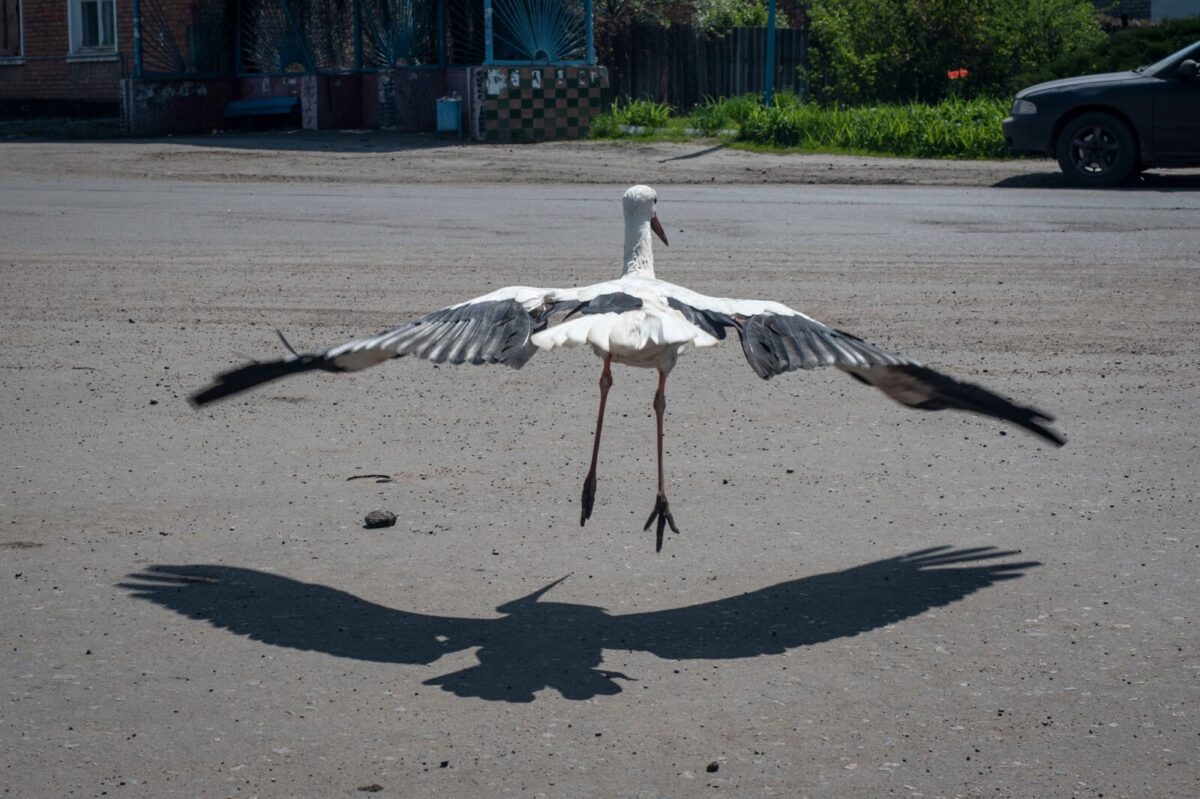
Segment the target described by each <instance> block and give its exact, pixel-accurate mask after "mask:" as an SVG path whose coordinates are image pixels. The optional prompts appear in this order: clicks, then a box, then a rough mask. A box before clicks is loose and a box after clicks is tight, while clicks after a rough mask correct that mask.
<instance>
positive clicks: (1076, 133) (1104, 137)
mask: <svg viewBox="0 0 1200 799" xmlns="http://www.w3.org/2000/svg"><path fill="white" fill-rule="evenodd" d="M1056 149H1057V155H1058V165H1059V166H1060V167H1062V171H1063V174H1064V175H1065V176H1066V178H1067V182H1069V183H1071V184H1072V185H1075V186H1095V187H1103V186H1116V185H1117V184H1118V183H1121V182H1122V181H1124V180H1126V179H1127V178H1128V177H1129V176H1130V175H1132V174H1133V171H1134V170H1135V169H1136V168H1137V162H1138V154H1137V143H1136V141H1135V140H1134V138H1133V133H1132V132H1131V131H1130V130H1129V126H1128V125H1126V124H1125V123H1124V122H1122V121H1121V120H1119V119H1117V118H1116V117H1115V116H1113V115H1112V114H1105V113H1102V112H1098V111H1097V112H1093V113H1090V114H1081V115H1079V116H1077V117H1076V118H1075V119H1072V120H1071V121H1070V122H1068V123H1067V124H1066V125H1064V126H1063V129H1062V132H1060V133H1059V134H1058V146H1057V148H1056Z"/></svg>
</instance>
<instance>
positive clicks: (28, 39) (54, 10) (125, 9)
mask: <svg viewBox="0 0 1200 799" xmlns="http://www.w3.org/2000/svg"><path fill="white" fill-rule="evenodd" d="M0 6H2V7H3V14H2V15H0V103H2V104H3V105H5V106H11V105H13V104H14V103H15V102H17V101H19V102H20V104H21V105H24V106H26V107H28V108H32V109H35V110H40V109H42V108H45V109H48V110H64V109H67V110H72V111H76V112H78V111H81V110H96V111H107V112H109V113H115V112H116V109H117V105H118V101H119V97H120V80H121V78H122V77H123V76H124V75H125V74H127V71H128V66H129V63H130V55H131V52H132V38H133V33H132V25H131V21H130V2H129V0H0Z"/></svg>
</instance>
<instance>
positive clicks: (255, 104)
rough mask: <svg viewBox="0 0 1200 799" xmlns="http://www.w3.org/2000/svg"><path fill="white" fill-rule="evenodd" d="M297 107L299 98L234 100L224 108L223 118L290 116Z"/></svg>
mask: <svg viewBox="0 0 1200 799" xmlns="http://www.w3.org/2000/svg"><path fill="white" fill-rule="evenodd" d="M299 107H300V98H299V97H264V98H260V99H257V100H234V101H233V102H231V103H230V104H229V105H227V106H225V116H227V117H263V116H274V115H275V114H290V113H291V112H292V111H294V110H296V109H298V108H299Z"/></svg>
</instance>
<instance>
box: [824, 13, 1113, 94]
mask: <svg viewBox="0 0 1200 799" xmlns="http://www.w3.org/2000/svg"><path fill="white" fill-rule="evenodd" d="M811 20H812V23H811V25H812V27H811V30H812V42H811V45H810V48H809V63H810V66H809V68H808V70H807V77H808V80H809V86H810V91H811V92H812V94H813V95H814V96H815V97H816V98H817V99H819V100H821V101H823V102H827V103H830V102H833V103H848V104H862V103H869V102H880V101H883V102H904V101H911V100H919V101H927V102H928V101H936V100H939V99H942V98H944V97H946V96H948V95H949V94H951V93H952V90H951V87H952V86H953V87H954V89H953V92H954V93H958V94H961V95H962V96H966V97H974V96H996V95H1001V94H1007V93H1008V92H1009V90H1010V83H1011V80H1012V78H1013V76H1014V75H1016V74H1019V73H1021V72H1023V71H1025V70H1028V69H1030V68H1032V67H1033V66H1034V65H1038V64H1043V63H1047V62H1050V61H1053V60H1054V59H1057V58H1060V57H1063V56H1065V55H1068V54H1071V53H1075V52H1079V51H1083V50H1087V49H1090V48H1092V47H1094V46H1095V45H1096V44H1097V43H1099V42H1101V41H1103V38H1104V34H1103V32H1102V31H1101V30H1100V26H1099V24H1098V22H1097V19H1096V10H1095V6H1093V5H1092V3H1091V2H1090V0H975V2H962V0H814V2H813V5H812V11H811ZM960 67H966V68H967V69H968V71H969V78H968V79H966V80H963V81H961V82H953V83H952V82H951V80H950V79H949V77H948V75H947V72H948V71H950V70H953V69H958V68H960Z"/></svg>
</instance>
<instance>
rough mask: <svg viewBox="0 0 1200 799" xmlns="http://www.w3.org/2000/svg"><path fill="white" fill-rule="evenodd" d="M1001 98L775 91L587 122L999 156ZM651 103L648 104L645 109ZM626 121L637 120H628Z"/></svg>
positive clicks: (912, 153)
mask: <svg viewBox="0 0 1200 799" xmlns="http://www.w3.org/2000/svg"><path fill="white" fill-rule="evenodd" d="M1008 105H1009V103H1008V101H1007V100H991V99H980V100H956V99H955V100H945V101H943V102H940V103H938V104H936V105H923V104H920V103H910V104H907V105H875V106H869V107H859V108H839V107H822V106H817V105H812V104H807V103H803V102H801V101H800V100H799V99H798V98H797V97H796V96H795V95H791V94H781V95H780V96H779V97H777V98H776V102H775V104H774V105H773V106H771V107H770V108H765V107H763V106H762V105H761V104H760V103H759V102H758V98H757V97H755V96H754V95H745V96H743V97H734V98H730V99H727V100H719V101H718V100H709V101H707V102H705V103H703V104H701V105H699V106H697V107H696V108H695V109H694V110H693V111H692V113H691V114H689V115H687V116H683V117H677V116H671V115H670V110H669V109H668V108H667V107H666V106H664V105H661V104H658V103H650V102H648V101H644V100H643V101H634V102H633V103H630V104H629V105H628V106H619V105H617V104H615V103H614V105H613V110H612V112H611V113H610V114H605V115H602V116H601V117H600V118H598V119H597V120H596V121H595V122H593V125H592V135H593V136H596V137H598V138H622V137H623V136H624V135H625V134H622V132H621V127H620V126H621V125H642V126H644V127H646V128H648V130H647V131H646V132H645V133H643V134H640V136H639V137H640V138H654V139H666V140H675V139H678V138H680V136H681V135H682V134H683V130H684V129H685V128H694V129H696V130H698V131H700V132H702V133H704V134H705V135H716V134H717V133H718V132H719V131H722V130H736V131H737V135H736V140H737V141H738V142H739V143H742V144H745V145H748V146H750V147H752V148H753V149H766V150H780V151H796V150H812V151H819V152H852V153H874V154H877V155H898V156H906V157H917V158H1000V157H1004V156H1006V155H1007V150H1006V148H1005V145H1004V134H1003V132H1002V131H1001V129H1000V121H1001V120H1002V119H1003V118H1004V116H1005V115H1006V114H1007V113H1008ZM649 107H653V112H652V113H651V112H650V109H649ZM632 119H639V120H644V121H640V122H633V121H627V120H632Z"/></svg>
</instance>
